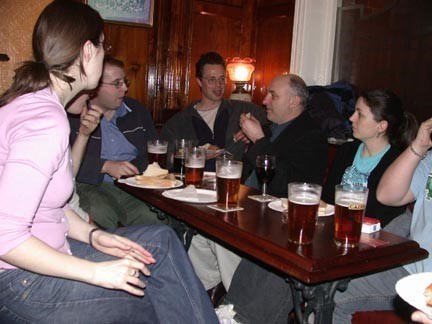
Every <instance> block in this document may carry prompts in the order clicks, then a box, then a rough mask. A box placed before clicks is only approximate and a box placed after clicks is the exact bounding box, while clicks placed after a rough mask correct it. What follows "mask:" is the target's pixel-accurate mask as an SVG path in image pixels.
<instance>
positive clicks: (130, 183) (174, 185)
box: [117, 177, 183, 189]
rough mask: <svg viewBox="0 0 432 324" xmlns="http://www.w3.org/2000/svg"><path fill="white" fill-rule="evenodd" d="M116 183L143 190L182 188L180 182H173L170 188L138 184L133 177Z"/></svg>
mask: <svg viewBox="0 0 432 324" xmlns="http://www.w3.org/2000/svg"><path fill="white" fill-rule="evenodd" d="M117 181H118V182H119V183H124V184H127V185H128V186H131V187H137V188H143V189H173V188H178V187H181V186H183V182H181V181H180V180H175V181H173V182H172V185H171V186H157V185H153V184H143V183H138V182H137V181H136V179H135V177H129V178H126V179H118V180H117Z"/></svg>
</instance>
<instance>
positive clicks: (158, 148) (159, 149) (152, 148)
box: [147, 145, 168, 154]
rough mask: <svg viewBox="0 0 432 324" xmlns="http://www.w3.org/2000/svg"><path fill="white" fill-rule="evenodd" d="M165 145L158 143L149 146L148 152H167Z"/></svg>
mask: <svg viewBox="0 0 432 324" xmlns="http://www.w3.org/2000/svg"><path fill="white" fill-rule="evenodd" d="M167 149H168V148H167V147H166V146H164V145H158V146H149V147H148V148H147V150H148V152H149V153H152V154H165V153H166V152H167Z"/></svg>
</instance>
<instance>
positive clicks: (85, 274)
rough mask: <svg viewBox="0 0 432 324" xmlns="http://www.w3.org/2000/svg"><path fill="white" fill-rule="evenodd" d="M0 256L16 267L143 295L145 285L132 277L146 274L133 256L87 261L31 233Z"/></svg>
mask: <svg viewBox="0 0 432 324" xmlns="http://www.w3.org/2000/svg"><path fill="white" fill-rule="evenodd" d="M1 259H2V260H4V261H6V262H7V263H9V264H12V265H14V266H16V267H18V268H20V269H26V270H29V271H32V272H35V273H39V274H43V275H48V276H53V277H60V278H66V279H71V280H77V281H82V282H86V283H89V284H93V285H97V286H101V287H105V288H110V289H122V290H125V291H127V292H129V293H131V294H134V295H137V296H142V295H144V291H143V290H142V288H144V287H145V284H144V283H143V282H142V281H141V280H139V279H138V278H137V277H136V276H135V269H136V270H139V271H141V272H143V273H144V274H145V275H148V274H149V272H148V269H147V268H146V266H145V264H144V263H143V262H140V261H137V260H136V259H132V258H123V259H120V260H116V261H108V262H99V263H95V262H90V261H87V260H84V259H80V258H77V257H74V256H72V255H69V254H65V253H61V252H59V251H57V250H56V249H53V248H52V247H50V246H48V245H47V244H45V243H44V242H42V241H41V240H39V239H37V238H36V237H34V236H31V237H29V238H28V239H27V240H25V241H24V242H23V243H22V244H20V245H19V246H17V247H16V248H14V249H12V250H10V251H9V252H7V253H6V254H4V255H2V256H1Z"/></svg>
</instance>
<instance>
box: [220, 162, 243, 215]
mask: <svg viewBox="0 0 432 324" xmlns="http://www.w3.org/2000/svg"><path fill="white" fill-rule="evenodd" d="M242 168H243V163H242V162H240V161H234V160H229V159H218V160H216V194H217V204H218V206H219V207H223V208H225V209H229V208H233V207H237V206H238V200H239V190H240V179H241V174H242Z"/></svg>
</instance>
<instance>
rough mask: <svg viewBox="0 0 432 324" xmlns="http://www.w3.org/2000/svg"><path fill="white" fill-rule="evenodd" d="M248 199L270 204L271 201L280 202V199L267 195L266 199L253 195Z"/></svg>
mask: <svg viewBox="0 0 432 324" xmlns="http://www.w3.org/2000/svg"><path fill="white" fill-rule="evenodd" d="M248 198H250V199H253V200H256V201H259V202H269V201H275V200H279V198H277V197H273V196H270V195H266V196H265V197H263V195H252V196H248Z"/></svg>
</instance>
